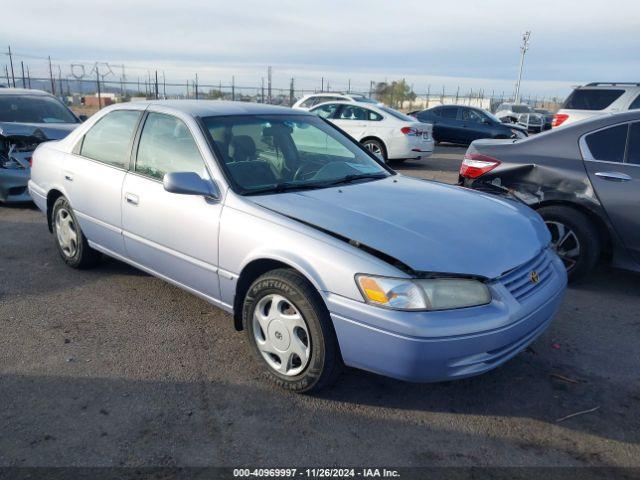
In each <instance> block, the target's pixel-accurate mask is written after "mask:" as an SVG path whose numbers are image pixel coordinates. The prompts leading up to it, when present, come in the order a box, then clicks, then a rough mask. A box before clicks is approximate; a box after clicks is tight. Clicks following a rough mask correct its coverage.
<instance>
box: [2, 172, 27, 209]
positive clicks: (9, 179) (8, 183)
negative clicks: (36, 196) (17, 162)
mask: <svg viewBox="0 0 640 480" xmlns="http://www.w3.org/2000/svg"><path fill="white" fill-rule="evenodd" d="M29 174H30V170H29V169H20V168H0V202H3V203H23V202H30V201H31V196H29V191H28V189H27V182H28V181H29Z"/></svg>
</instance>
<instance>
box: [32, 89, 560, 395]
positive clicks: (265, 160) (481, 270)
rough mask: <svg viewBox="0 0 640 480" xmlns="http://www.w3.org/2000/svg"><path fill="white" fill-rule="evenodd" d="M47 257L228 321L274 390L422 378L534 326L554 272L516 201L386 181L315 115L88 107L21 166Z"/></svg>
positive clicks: (530, 332)
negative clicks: (44, 224) (367, 375)
mask: <svg viewBox="0 0 640 480" xmlns="http://www.w3.org/2000/svg"><path fill="white" fill-rule="evenodd" d="M29 191H30V193H31V195H32V197H33V199H34V201H35V202H36V204H37V205H38V207H39V208H40V209H41V210H42V211H43V212H45V213H46V215H47V219H48V222H49V229H50V230H51V232H52V233H53V234H54V235H53V238H54V239H55V242H56V245H57V248H58V251H59V253H60V255H61V257H62V259H63V260H64V261H65V262H66V263H67V264H68V265H69V266H71V267H75V268H85V267H89V266H93V265H95V264H96V263H97V261H98V260H99V257H100V256H101V254H106V255H108V256H111V257H114V258H117V259H119V260H122V261H124V262H127V263H130V264H131V265H134V266H135V267H138V268H140V269H142V270H144V271H146V272H149V273H150V274H152V275H156V276H158V277H160V278H162V279H164V280H166V281H168V282H171V283H173V284H175V285H177V286H179V287H181V288H183V289H185V290H187V291H189V292H191V293H193V294H195V295H197V296H199V297H201V298H203V299H205V300H207V301H209V302H211V303H212V304H214V305H216V306H218V307H220V308H222V309H224V310H226V311H228V312H230V313H231V314H232V315H233V321H234V323H235V327H236V328H237V329H238V330H245V331H246V332H247V336H248V338H249V341H250V344H251V345H252V349H253V350H254V352H255V356H256V358H257V359H258V360H259V361H261V362H262V364H263V365H264V368H265V369H266V370H267V371H268V372H269V373H270V375H271V377H272V378H273V379H274V380H275V381H276V382H277V383H278V384H279V385H281V386H282V387H284V388H286V389H289V390H293V391H297V392H308V391H312V390H317V389H319V388H321V387H323V386H326V385H328V384H329V383H330V382H331V381H332V380H333V379H335V377H336V376H337V375H338V373H339V372H340V370H341V367H342V366H343V365H349V366H353V367H358V368H361V369H364V370H369V371H372V372H376V373H380V374H383V375H388V376H391V377H395V378H400V379H405V380H410V381H420V382H432V381H439V380H451V379H457V378H463V377H468V376H471V375H477V374H479V373H482V372H486V371H487V370H490V369H492V368H494V367H496V366H498V365H500V364H502V363H503V362H505V361H507V360H508V359H510V358H511V357H513V356H514V355H516V354H517V353H518V352H520V351H521V350H522V349H524V348H525V347H526V346H527V345H528V344H530V343H531V342H533V341H534V340H535V338H536V337H537V336H538V335H540V333H542V332H543V331H544V329H545V328H546V327H547V326H548V325H549V323H550V321H551V319H552V317H553V316H554V314H555V313H556V311H557V310H558V307H559V305H560V302H561V300H562V297H563V294H564V290H565V286H566V274H565V268H564V266H563V265H562V262H561V261H560V260H559V259H558V257H557V256H556V255H555V253H553V252H552V251H551V249H550V248H549V241H550V235H549V232H548V230H547V228H546V227H545V225H544V223H543V222H542V220H541V219H540V217H539V216H538V215H537V214H536V213H534V212H533V211H532V210H530V209H529V208H527V207H526V206H524V205H522V204H519V203H516V202H514V201H511V200H507V199H500V198H498V197H493V196H489V195H485V194H482V193H476V192H472V191H468V190H465V189H461V188H458V187H454V186H448V185H444V184H440V183H434V182H428V181H423V180H418V179H413V178H408V177H404V176H401V175H398V174H396V173H394V172H393V171H392V170H390V169H389V168H388V167H386V166H385V165H384V164H383V162H381V161H380V159H378V158H377V157H376V156H374V155H373V154H372V153H370V152H368V151H367V150H365V149H363V148H362V147H361V146H360V145H359V144H358V143H357V142H356V141H354V140H353V139H351V138H350V137H348V136H347V135H345V134H343V133H342V132H341V131H339V130H338V129H336V128H335V127H333V126H332V125H330V124H328V123H327V122H326V121H324V120H322V119H320V118H318V117H317V116H315V115H312V114H309V113H306V112H302V111H293V110H290V109H286V108H279V107H271V106H264V105H255V104H247V103H231V102H208V101H163V102H141V103H128V104H121V105H117V106H112V107H109V108H105V109H103V110H101V111H100V112H99V113H97V114H96V115H94V116H93V117H92V118H91V119H90V120H88V121H87V122H85V123H84V124H82V125H81V126H80V127H79V128H78V129H76V130H75V131H74V132H72V133H71V134H70V135H69V136H68V137H66V138H65V139H63V140H60V141H56V142H48V143H44V144H42V145H41V146H39V147H38V149H37V150H36V152H35V154H34V161H33V169H32V174H31V181H30V182H29Z"/></svg>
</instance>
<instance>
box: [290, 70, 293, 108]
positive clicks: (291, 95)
mask: <svg viewBox="0 0 640 480" xmlns="http://www.w3.org/2000/svg"><path fill="white" fill-rule="evenodd" d="M292 105H293V77H291V85H290V86H289V106H292Z"/></svg>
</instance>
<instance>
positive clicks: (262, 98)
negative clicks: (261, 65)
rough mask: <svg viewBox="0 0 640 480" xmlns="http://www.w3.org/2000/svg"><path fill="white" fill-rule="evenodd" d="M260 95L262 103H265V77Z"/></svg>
mask: <svg viewBox="0 0 640 480" xmlns="http://www.w3.org/2000/svg"><path fill="white" fill-rule="evenodd" d="M261 92H262V93H261V95H260V103H264V77H262V90H261Z"/></svg>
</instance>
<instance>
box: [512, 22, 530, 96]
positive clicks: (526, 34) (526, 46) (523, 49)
mask: <svg viewBox="0 0 640 480" xmlns="http://www.w3.org/2000/svg"><path fill="white" fill-rule="evenodd" d="M530 37H531V30H527V31H526V32H524V33H523V34H522V45H521V46H520V71H519V72H518V81H517V82H516V98H515V102H516V103H520V82H521V81H522V67H523V66H524V56H525V54H526V53H527V50H529V38H530Z"/></svg>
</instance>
